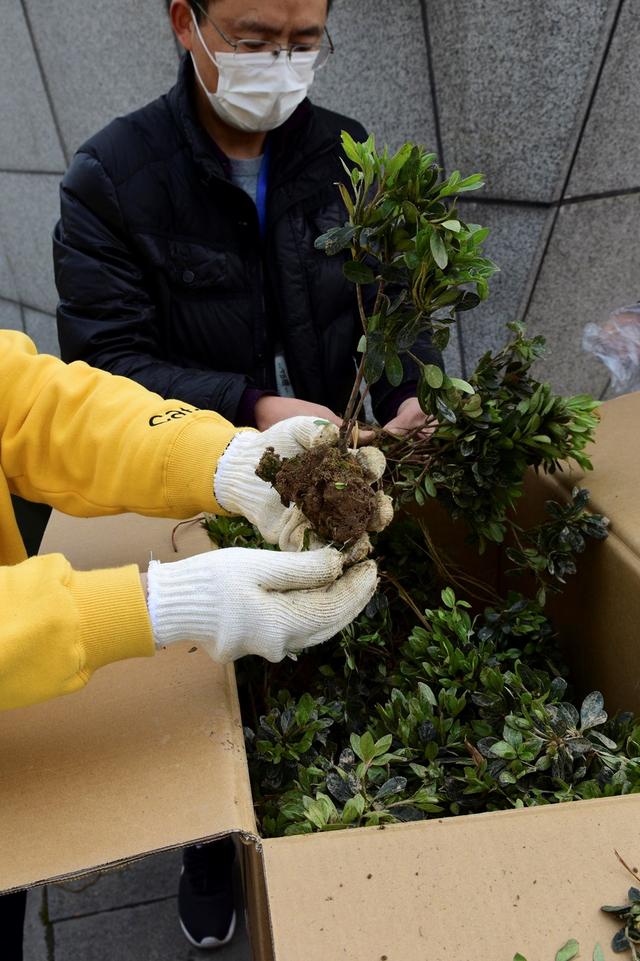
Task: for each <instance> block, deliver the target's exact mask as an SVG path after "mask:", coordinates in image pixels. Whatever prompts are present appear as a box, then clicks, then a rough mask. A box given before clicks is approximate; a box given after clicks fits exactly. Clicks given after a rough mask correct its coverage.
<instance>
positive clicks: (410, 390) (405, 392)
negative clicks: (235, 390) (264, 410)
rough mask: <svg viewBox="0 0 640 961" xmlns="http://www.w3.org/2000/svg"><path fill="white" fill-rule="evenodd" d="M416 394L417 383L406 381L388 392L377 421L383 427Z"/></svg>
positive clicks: (379, 410) (378, 411)
mask: <svg viewBox="0 0 640 961" xmlns="http://www.w3.org/2000/svg"><path fill="white" fill-rule="evenodd" d="M417 392H418V381H417V380H408V381H407V382H406V383H405V384H400V386H399V387H395V388H394V389H393V390H392V391H390V392H389V393H388V394H387V396H386V397H385V399H384V400H383V401H382V403H380V404H378V410H377V419H378V422H379V423H380V424H381V425H382V426H383V427H384V425H385V424H388V423H389V421H390V420H393V418H394V417H395V416H396V414H397V413H398V407H399V406H400V404H403V403H404V402H405V400H409V398H410V397H415V396H416V395H417ZM245 393H246V392H245Z"/></svg>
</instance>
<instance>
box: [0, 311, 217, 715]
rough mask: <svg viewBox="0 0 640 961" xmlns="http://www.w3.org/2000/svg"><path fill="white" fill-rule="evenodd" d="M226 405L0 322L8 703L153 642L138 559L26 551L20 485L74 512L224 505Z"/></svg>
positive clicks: (0, 691)
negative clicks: (64, 353)
mask: <svg viewBox="0 0 640 961" xmlns="http://www.w3.org/2000/svg"><path fill="white" fill-rule="evenodd" d="M235 433H236V428H235V427H233V426H232V425H231V424H230V423H229V422H228V421H226V420H224V418H222V417H220V416H218V415H217V414H214V413H211V412H204V411H197V410H194V408H193V407H190V406H189V405H188V404H183V403H181V402H180V401H175V400H163V399H162V398H161V397H159V396H158V395H156V394H152V393H150V392H148V391H146V390H145V389H144V388H143V387H140V385H138V384H136V383H134V382H133V381H130V380H127V379H126V378H123V377H113V376H112V375H111V374H106V373H104V372H103V371H99V370H94V369H93V368H91V367H88V366H87V365H86V364H83V363H74V364H70V365H66V364H63V363H62V362H61V361H59V360H57V359H56V358H55V357H48V356H45V355H40V356H39V355H37V353H36V349H35V347H34V345H33V343H32V342H31V341H30V340H29V339H28V337H26V336H25V335H24V334H19V333H15V332H13V331H5V330H0V710H1V709H6V708H11V707H20V706H24V705H27V704H32V703H35V702H37V701H44V700H46V699H48V698H51V697H56V696H57V695H59V694H68V693H70V692H72V691H75V690H77V689H78V688H80V687H82V686H83V685H84V684H86V683H87V681H88V680H89V678H90V676H91V674H92V673H93V671H95V670H97V668H99V667H102V666H103V665H104V664H108V663H110V662H111V661H118V660H121V659H123V658H127V657H142V656H149V655H151V654H153V651H154V645H153V638H152V634H151V624H150V622H149V618H148V615H147V608H146V603H145V598H144V595H143V591H142V587H141V584H140V576H139V572H138V569H137V567H135V566H134V565H132V566H130V567H123V568H118V569H115V570H101V571H90V572H80V571H74V570H72V568H71V566H70V564H69V563H68V562H67V561H65V559H64V557H62V556H61V555H59V554H52V555H50V556H46V557H36V558H32V559H30V560H27V559H26V556H27V555H26V551H25V548H24V545H23V543H22V540H21V537H20V534H19V531H18V527H17V524H16V520H15V516H14V513H13V508H12V504H11V497H10V494H12V493H14V494H19V495H21V496H22V497H24V498H26V499H27V500H31V501H37V502H42V503H47V504H51V505H52V506H53V507H56V508H58V510H61V511H65V512H66V513H67V514H74V515H76V516H78V517H89V516H97V515H102V514H117V513H121V512H123V511H135V512H136V513H138V514H146V515H151V516H167V517H191V516H193V515H194V514H197V513H199V512H200V511H209V512H215V513H224V511H222V510H221V508H220V507H219V505H218V504H217V503H216V501H215V498H214V494H213V476H214V472H215V465H216V463H217V461H218V458H219V457H220V456H221V455H222V453H223V451H224V449H225V448H226V446H227V444H228V443H229V441H230V440H231V438H232V437H233V436H234V434H235Z"/></svg>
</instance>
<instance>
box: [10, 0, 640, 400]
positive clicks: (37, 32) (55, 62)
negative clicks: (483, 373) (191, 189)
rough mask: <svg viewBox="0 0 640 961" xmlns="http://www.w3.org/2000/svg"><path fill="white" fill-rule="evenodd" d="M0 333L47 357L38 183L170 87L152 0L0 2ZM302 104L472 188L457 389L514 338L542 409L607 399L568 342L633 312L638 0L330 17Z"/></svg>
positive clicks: (349, 7)
mask: <svg viewBox="0 0 640 961" xmlns="http://www.w3.org/2000/svg"><path fill="white" fill-rule="evenodd" d="M0 11H1V13H2V22H3V33H2V52H3V56H2V58H0V324H2V325H4V326H11V327H16V328H18V329H25V330H26V331H27V332H28V333H29V334H30V335H31V336H32V337H33V338H34V339H35V340H36V342H37V343H38V345H39V347H40V348H41V349H42V350H48V351H55V350H56V335H55V321H54V312H55V304H56V291H55V286H54V283H53V273H52V267H51V240H50V235H51V230H52V227H53V224H54V223H55V220H56V216H57V209H58V195H57V191H58V183H59V180H60V176H61V174H62V173H63V171H64V169H65V167H66V165H67V164H68V162H69V159H70V157H71V156H72V155H73V152H74V150H75V149H76V148H77V147H78V146H79V144H80V143H81V142H82V141H83V140H84V139H85V138H86V137H87V136H89V135H90V134H91V133H93V132H94V131H95V130H97V129H98V128H99V127H101V126H102V125H103V124H105V123H107V122H108V121H109V120H110V119H111V118H112V117H113V116H115V115H116V114H118V113H123V112H127V111H129V110H132V109H134V108H136V107H138V106H140V105H142V104H144V103H145V102H147V101H148V100H150V99H152V98H153V97H154V96H156V95H157V94H158V93H159V92H160V91H163V90H165V89H167V88H168V87H169V86H170V85H171V84H172V82H173V80H174V76H175V71H176V68H177V60H178V54H177V49H176V45H175V43H174V40H173V37H172V34H171V31H170V28H169V24H168V21H167V17H166V12H165V0H137V3H136V4H133V5H132V4H130V3H124V2H123V0H109V2H107V3H105V2H104V0H0ZM330 29H331V32H332V35H333V37H334V41H335V43H336V47H337V54H336V56H335V58H334V60H333V62H332V63H331V64H330V66H329V67H328V68H327V69H326V71H324V72H323V73H322V74H320V75H319V78H318V81H317V84H316V87H315V88H314V92H313V97H314V99H315V100H316V101H317V102H319V103H321V104H323V105H326V106H329V107H333V108H334V109H338V110H341V111H342V112H345V113H350V114H351V115H353V116H356V117H358V118H359V119H360V120H361V121H362V122H363V123H364V124H365V125H366V126H367V127H368V129H370V130H371V131H373V132H375V133H376V135H377V137H378V140H379V142H381V143H382V142H385V141H386V142H388V143H390V144H391V145H397V144H398V143H400V142H401V141H403V140H405V139H408V138H412V139H416V140H419V141H421V142H422V143H424V144H425V145H427V146H429V147H431V148H432V149H434V150H436V151H437V153H438V154H439V156H440V157H441V158H442V162H443V163H444V165H445V166H446V168H447V169H448V170H451V169H454V168H456V167H458V168H460V169H461V170H462V171H463V172H464V173H470V172H473V171H476V170H481V171H483V172H484V173H485V175H486V180H487V186H486V188H485V190H484V191H483V193H482V194H481V195H480V194H473V195H472V196H471V199H468V200H466V201H465V202H464V204H463V216H465V217H466V219H468V220H474V221H475V222H480V223H484V224H486V225H488V226H490V227H491V228H492V231H493V232H492V235H491V237H490V238H489V240H488V242H487V251H488V253H489V255H490V256H492V257H493V258H494V259H495V260H496V261H497V262H498V264H499V266H500V267H501V273H500V274H499V275H498V276H497V278H496V279H495V280H494V282H493V286H492V296H491V298H490V300H489V301H488V302H487V303H486V304H484V305H482V306H481V307H480V308H478V310H476V311H474V312H473V313H471V314H464V315H461V317H460V320H459V325H458V336H457V337H456V338H454V342H453V344H452V346H451V348H450V350H449V356H448V363H449V366H450V368H451V369H452V370H455V371H460V372H463V373H465V372H466V373H468V372H469V371H470V370H471V369H472V367H473V365H474V363H475V362H476V360H477V358H478V357H479V355H480V354H481V353H482V352H483V351H484V350H486V349H487V348H489V347H491V348H495V347H497V346H499V345H500V344H501V342H502V340H503V337H504V324H505V323H506V321H508V320H510V319H515V318H520V319H524V320H526V321H527V323H528V324H529V326H530V329H531V330H533V331H535V332H539V333H543V334H544V335H545V336H546V337H547V338H548V340H549V344H550V351H549V357H548V360H547V363H546V374H547V376H548V378H549V379H550V380H551V381H552V383H553V384H554V386H555V387H556V388H557V389H559V390H564V391H577V390H588V391H591V392H593V393H596V394H598V395H599V394H602V393H604V392H605V391H606V388H607V376H606V373H605V371H604V368H603V367H601V366H600V365H599V364H598V363H597V362H596V361H594V360H593V359H591V358H589V357H587V356H586V355H584V354H583V353H582V350H581V345H580V342H581V332H582V328H583V326H584V324H585V323H587V322H589V321H598V320H600V319H601V318H603V316H605V315H606V313H607V312H608V311H609V310H610V309H612V308H614V307H616V306H619V305H621V304H625V303H629V302H633V301H636V300H638V299H639V298H640V256H639V252H638V246H639V245H638V224H639V223H640V216H639V215H640V56H639V55H638V50H639V49H640V0H535V2H534V0H335V3H334V10H333V12H332V15H331V20H330Z"/></svg>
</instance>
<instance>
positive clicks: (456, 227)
mask: <svg viewBox="0 0 640 961" xmlns="http://www.w3.org/2000/svg"><path fill="white" fill-rule="evenodd" d="M442 226H443V227H444V228H445V230H452V231H453V232H454V234H457V233H459V232H460V230H461V229H462V226H461V224H460V221H459V220H445V221H444V223H443V224H442Z"/></svg>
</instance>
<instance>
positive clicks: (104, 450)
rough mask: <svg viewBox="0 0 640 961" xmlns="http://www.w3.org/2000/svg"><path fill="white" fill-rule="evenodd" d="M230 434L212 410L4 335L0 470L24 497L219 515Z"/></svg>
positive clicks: (92, 508) (111, 508)
mask: <svg viewBox="0 0 640 961" xmlns="http://www.w3.org/2000/svg"><path fill="white" fill-rule="evenodd" d="M235 433H237V429H236V428H235V427H234V426H233V425H232V424H230V423H229V422H228V421H226V420H225V419H224V418H223V417H220V416H219V415H218V414H214V413H212V412H210V411H207V412H205V411H197V410H195V409H194V408H193V407H191V406H190V405H188V404H183V403H182V402H180V401H177V400H163V399H162V398H161V397H159V396H158V395H157V394H152V393H150V392H149V391H147V390H145V388H144V387H141V386H140V385H139V384H136V383H134V382H133V381H131V380H128V379H127V378H125V377H114V376H113V375H111V374H107V373H105V372H104V371H100V370H95V369H94V368H92V367H88V366H87V365H86V364H84V363H81V362H76V363H73V364H68V365H67V364H63V363H62V361H59V360H57V358H55V357H49V356H46V355H37V354H36V351H35V347H34V345H33V343H32V342H31V341H30V340H29V338H28V337H26V336H25V335H24V334H19V333H15V332H13V331H0V441H1V443H0V470H1V471H2V473H3V474H4V476H5V477H6V478H7V481H8V483H9V488H10V490H11V491H12V492H13V493H16V494H20V495H21V496H22V497H25V498H26V499H27V500H32V501H38V502H42V503H47V504H50V505H51V506H52V507H56V508H58V510H61V511H64V512H65V513H67V514H75V515H77V516H79V517H88V516H98V515H102V514H117V513H121V512H124V511H134V512H135V513H138V514H146V515H151V516H166V517H192V516H193V515H194V514H197V513H199V512H200V511H210V512H215V513H223V511H221V509H220V506H219V505H218V504H217V503H216V501H215V499H214V494H213V475H214V472H215V465H216V463H217V461H218V458H219V457H220V456H221V454H222V453H223V452H224V449H225V448H226V446H227V444H228V443H229V441H230V440H231V438H232V437H233V436H234V434H235Z"/></svg>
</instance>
